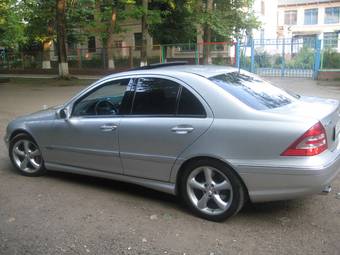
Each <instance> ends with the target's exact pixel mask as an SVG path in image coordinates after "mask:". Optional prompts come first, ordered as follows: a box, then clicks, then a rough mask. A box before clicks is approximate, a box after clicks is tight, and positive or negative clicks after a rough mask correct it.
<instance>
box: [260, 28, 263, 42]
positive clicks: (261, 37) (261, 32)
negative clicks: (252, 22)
mask: <svg viewBox="0 0 340 255" xmlns="http://www.w3.org/2000/svg"><path fill="white" fill-rule="evenodd" d="M260 44H261V45H262V46H263V45H264V29H261V31H260Z"/></svg>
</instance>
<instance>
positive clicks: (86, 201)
mask: <svg viewBox="0 0 340 255" xmlns="http://www.w3.org/2000/svg"><path fill="white" fill-rule="evenodd" d="M273 81H274V83H277V84H278V85H279V86H283V87H286V88H289V89H291V90H293V91H296V92H298V93H301V94H307V95H319V96H323V97H331V98H338V99H340V86H338V88H337V87H336V86H335V85H340V84H337V83H336V82H333V83H332V82H322V83H319V85H317V83H316V82H314V81H311V80H303V79H285V80H281V79H273ZM338 83H339V82H338ZM324 85H334V86H324ZM81 88H83V87H81V86H70V87H65V86H62V87H58V86H48V85H41V84H39V85H36V86H34V85H32V84H31V85H20V84H18V83H15V84H0V137H3V136H4V131H5V126H6V125H7V123H8V121H10V120H11V119H13V118H15V117H16V116H18V115H22V114H25V113H29V112H32V111H36V110H38V109H41V108H42V107H43V105H49V106H51V105H55V104H58V103H62V102H63V101H65V99H67V98H69V97H70V96H72V95H73V94H75V93H76V92H77V91H79V90H80V89H81ZM338 192H340V176H338V177H337V179H336V180H335V182H334V184H333V192H332V193H331V194H329V195H328V196H320V195H315V196H311V197H307V198H304V199H298V200H293V201H283V202H275V203H263V204H255V205H248V206H247V207H246V208H244V209H243V210H242V211H241V212H240V213H239V214H238V215H237V216H235V217H233V218H231V219H230V220H228V221H226V222H223V223H213V222H209V221H206V220H202V219H199V218H196V217H194V216H192V215H191V214H190V213H189V212H188V211H187V210H186V209H185V208H183V207H182V206H181V205H179V203H178V201H177V200H176V198H175V197H172V196H169V195H166V194H162V193H159V192H156V191H152V190H148V189H144V188H141V187H138V186H135V185H130V184H124V183H120V182H115V181H111V180H103V179H99V178H92V177H84V176H77V175H72V174H66V173H56V172H50V173H48V174H47V175H46V176H43V177H39V178H29V177H23V176H20V175H19V174H17V173H16V172H15V171H14V169H13V167H12V166H11V164H10V161H9V159H8V156H7V150H6V148H5V145H4V143H3V141H2V140H1V141H0V254H34V255H38V254H44V255H46V254H208V255H212V254H214V255H217V254H340V197H338V198H337V197H336V193H338Z"/></svg>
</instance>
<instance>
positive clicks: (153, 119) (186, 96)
mask: <svg viewBox="0 0 340 255" xmlns="http://www.w3.org/2000/svg"><path fill="white" fill-rule="evenodd" d="M135 81H136V91H135V95H134V99H133V106H132V109H131V113H130V115H126V116H124V117H123V118H122V119H121V122H120V128H119V144H120V156H121V160H122V163H123V170H124V174H126V175H130V176H137V177H142V178H148V179H155V180H161V181H168V180H169V178H170V172H171V168H172V165H173V164H174V162H175V160H176V158H177V157H178V155H180V153H181V152H182V151H184V150H185V149H186V148H187V147H188V146H190V145H191V144H192V143H193V142H194V141H195V140H196V139H198V138H199V136H200V135H202V134H203V133H204V132H205V131H206V130H207V129H208V128H209V126H210V125H211V122H212V120H213V118H212V113H211V112H210V109H209V107H208V106H207V105H206V103H205V102H204V100H203V99H202V98H201V97H200V96H199V95H198V94H197V93H196V92H195V91H193V90H192V89H191V88H190V87H187V85H185V84H183V83H182V82H180V81H178V80H175V79H171V78H162V77H152V76H151V77H140V78H138V79H136V80H135Z"/></svg>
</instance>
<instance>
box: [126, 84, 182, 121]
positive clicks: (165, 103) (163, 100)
mask: <svg viewBox="0 0 340 255" xmlns="http://www.w3.org/2000/svg"><path fill="white" fill-rule="evenodd" d="M179 88H180V85H179V84H177V83H176V82H173V81H170V80H166V79H160V78H141V79H138V83H137V89H136V92H135V98H134V100H133V107H132V114H135V115H175V114H176V106H177V103H176V102H177V95H178V91H179Z"/></svg>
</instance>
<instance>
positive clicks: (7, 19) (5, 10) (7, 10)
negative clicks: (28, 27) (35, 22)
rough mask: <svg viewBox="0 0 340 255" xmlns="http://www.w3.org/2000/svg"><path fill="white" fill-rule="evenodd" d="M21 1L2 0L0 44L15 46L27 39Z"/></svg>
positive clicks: (8, 46) (0, 7) (0, 5)
mask: <svg viewBox="0 0 340 255" xmlns="http://www.w3.org/2000/svg"><path fill="white" fill-rule="evenodd" d="M26 39H27V38H26V34H25V24H24V22H23V20H22V9H21V4H20V2H18V1H16V0H1V1H0V46H3V47H7V48H13V47H15V46H17V45H18V44H22V43H24V42H25V41H26Z"/></svg>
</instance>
